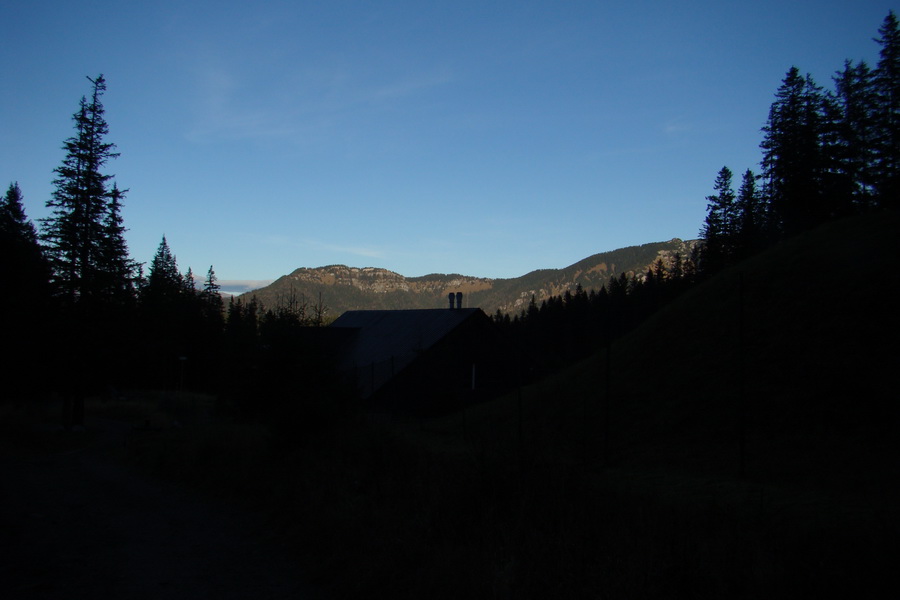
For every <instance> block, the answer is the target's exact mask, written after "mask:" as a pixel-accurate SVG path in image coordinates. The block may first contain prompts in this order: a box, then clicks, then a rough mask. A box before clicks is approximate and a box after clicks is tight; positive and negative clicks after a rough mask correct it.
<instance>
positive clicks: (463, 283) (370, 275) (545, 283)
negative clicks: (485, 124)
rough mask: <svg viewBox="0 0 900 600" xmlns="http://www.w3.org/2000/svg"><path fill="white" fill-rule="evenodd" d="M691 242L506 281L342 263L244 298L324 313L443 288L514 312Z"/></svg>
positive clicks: (439, 292) (403, 303)
mask: <svg viewBox="0 0 900 600" xmlns="http://www.w3.org/2000/svg"><path fill="white" fill-rule="evenodd" d="M695 244H696V242H694V241H687V242H685V241H682V240H679V239H673V240H670V241H668V242H656V243H651V244H643V245H641V246H631V247H628V248H621V249H619V250H613V251H611V252H602V253H599V254H595V255H593V256H590V257H588V258H585V259H583V260H580V261H578V262H577V263H575V264H573V265H570V266H568V267H565V268H562V269H541V270H537V271H532V272H530V273H528V274H526V275H523V276H521V277H516V278H512V279H488V278H483V277H471V276H466V275H458V274H451V275H445V274H432V275H425V276H423V277H409V278H407V277H404V276H402V275H400V274H398V273H394V272H393V271H388V270H386V269H378V268H374V267H366V268H355V267H347V266H344V265H331V266H327V267H319V268H315V269H309V268H300V269H297V270H295V271H294V272H293V273H291V274H290V275H285V276H283V277H280V278H279V279H278V280H276V281H275V282H274V283H272V284H271V285H269V286H266V287H264V288H261V289H258V290H254V291H252V292H248V293H247V294H244V296H245V297H250V296H256V297H257V299H258V300H260V301H261V302H262V303H263V304H264V305H265V306H266V307H274V306H277V305H278V304H279V303H280V302H284V301H285V300H286V298H288V297H289V296H290V294H292V293H293V294H295V295H296V296H297V297H302V298H305V299H306V301H307V302H309V303H310V304H312V303H314V302H318V300H319V298H320V296H321V299H322V302H323V303H324V304H325V306H327V307H328V310H329V314H330V315H331V316H338V315H340V314H341V313H343V312H344V311H347V310H366V309H369V310H372V309H405V308H441V307H443V306H444V305H445V304H446V303H447V299H446V298H447V294H448V293H449V292H463V294H464V295H465V300H464V302H465V306H468V307H480V308H482V309H483V310H484V311H485V312H486V313H488V314H491V313H493V312H495V311H496V310H497V309H498V308H499V309H500V310H501V311H503V312H518V311H519V310H521V309H522V308H524V307H526V306H527V305H528V302H530V300H531V297H532V295H533V296H534V297H535V299H536V300H537V302H540V301H541V300H544V299H546V298H548V297H550V296H553V295H560V294H563V293H564V292H565V291H566V290H574V289H575V286H576V285H578V284H581V286H582V287H584V288H585V289H592V288H593V289H600V287H602V286H603V285H606V283H607V282H608V281H609V279H610V277H612V276H613V275H619V274H621V273H626V274H628V275H629V276H631V275H634V274H641V273H644V272H646V271H647V268H648V267H649V266H650V265H651V264H653V263H654V262H655V261H656V260H657V259H658V258H662V259H663V261H664V262H666V263H667V264H668V263H670V262H671V261H672V260H674V256H675V254H676V253H680V254H681V256H682V257H683V258H685V259H686V258H688V257H689V256H690V253H691V250H692V249H693V247H694V245H695Z"/></svg>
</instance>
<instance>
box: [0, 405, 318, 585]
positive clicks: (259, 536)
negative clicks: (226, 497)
mask: <svg viewBox="0 0 900 600" xmlns="http://www.w3.org/2000/svg"><path fill="white" fill-rule="evenodd" d="M48 428H50V426H48ZM39 435H41V436H43V438H44V439H45V440H49V441H50V442H52V444H50V446H51V450H50V451H49V452H48V451H47V447H48V446H47V445H46V444H45V445H43V446H41V447H40V448H41V449H42V451H35V450H31V451H28V452H24V453H21V452H14V453H10V452H4V453H3V454H2V455H0V597H3V598H67V599H77V598H91V599H93V598H129V599H132V600H139V599H143V598H148V599H155V598H192V599H195V598H216V599H221V598H309V597H318V596H319V594H318V593H317V592H316V590H314V589H313V588H312V586H309V585H308V584H305V583H304V581H303V576H302V574H301V573H300V572H299V570H298V568H297V567H296V565H295V564H294V563H293V561H292V560H290V558H289V557H288V556H287V554H286V552H284V551H283V548H281V547H280V544H279V542H278V541H277V539H276V538H274V537H273V536H271V535H269V534H267V532H266V528H265V527H264V522H263V519H261V518H260V517H258V516H256V515H252V514H248V512H247V511H244V510H241V509H239V508H237V507H234V506H228V505H226V504H224V503H219V502H216V501H214V500H211V499H209V498H201V497H199V496H196V495H193V494H191V493H188V492H186V491H184V490H182V489H178V488H176V487H174V486H172V485H170V484H167V483H164V482H160V481H157V480H153V479H151V478H149V477H147V476H144V475H141V474H139V473H137V472H135V471H134V470H133V469H131V468H129V467H128V466H127V465H125V463H122V462H121V461H119V460H118V457H119V454H121V449H122V448H123V446H124V445H125V444H126V443H127V441H128V439H129V437H130V436H133V435H134V431H133V430H132V426H131V425H130V424H125V423H122V422H118V421H114V420H104V419H93V420H92V419H90V418H89V419H88V421H87V427H86V430H85V431H84V432H80V433H73V432H68V433H67V432H61V431H55V430H53V429H48V430H47V431H44V432H39ZM66 438H68V439H66Z"/></svg>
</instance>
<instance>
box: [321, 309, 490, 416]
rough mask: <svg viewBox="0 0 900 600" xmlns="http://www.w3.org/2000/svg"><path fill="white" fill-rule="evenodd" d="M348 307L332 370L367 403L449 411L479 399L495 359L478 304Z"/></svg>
mask: <svg viewBox="0 0 900 600" xmlns="http://www.w3.org/2000/svg"><path fill="white" fill-rule="evenodd" d="M449 300H450V305H449V307H448V308H445V309H413V310H351V311H347V312H345V313H344V314H342V315H341V316H340V317H338V318H337V319H336V320H335V321H334V323H332V324H331V326H330V329H333V330H335V332H336V333H337V331H340V332H341V334H342V335H341V338H342V339H343V341H342V344H341V350H340V352H339V358H338V361H339V362H338V364H339V369H340V370H341V371H342V372H343V373H344V374H345V376H346V377H348V378H349V379H350V381H351V382H352V383H353V385H355V387H356V391H357V394H358V396H359V397H360V398H362V399H363V400H365V401H366V402H367V403H368V404H369V405H370V406H372V407H374V408H379V409H385V410H388V411H392V412H394V411H398V412H409V413H417V414H426V413H438V412H446V411H451V410H454V409H455V408H459V407H462V406H464V405H465V404H468V403H471V402H473V401H475V400H476V399H477V398H480V397H483V395H484V391H486V390H487V389H489V388H490V387H491V381H492V376H493V375H494V371H495V369H494V368H493V365H494V364H495V363H496V358H497V345H496V341H497V335H496V331H495V328H494V323H493V322H492V321H491V319H490V318H489V317H488V316H487V315H486V314H485V313H484V311H482V310H481V309H480V308H462V294H460V293H457V294H450V296H449Z"/></svg>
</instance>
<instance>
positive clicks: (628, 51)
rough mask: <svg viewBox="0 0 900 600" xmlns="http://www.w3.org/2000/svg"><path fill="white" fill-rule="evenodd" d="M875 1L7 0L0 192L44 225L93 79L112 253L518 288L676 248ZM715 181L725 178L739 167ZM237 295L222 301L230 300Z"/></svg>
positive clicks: (870, 27)
mask: <svg viewBox="0 0 900 600" xmlns="http://www.w3.org/2000/svg"><path fill="white" fill-rule="evenodd" d="M892 8H894V7H892V5H891V4H890V3H889V2H880V1H867V0H850V1H824V0H823V1H802V0H798V1H784V0H780V1H777V2H772V1H768V0H761V1H754V2H731V1H728V0H716V1H702V2H699V1H698V2H690V1H682V2H673V1H668V2H661V1H640V0H629V1H627V2H626V1H622V2H618V1H599V0H598V1H595V2H529V1H520V2H489V1H486V0H482V1H480V2H466V1H460V0H457V1H453V2H439V1H434V2H376V1H371V2H340V1H321V2H304V1H296V0H294V1H278V2H268V1H265V0H262V1H258V2H233V1H229V0H218V1H216V2H191V1H190V0H188V1H185V0H179V1H172V2H170V1H153V0H145V1H144V2H140V3H138V2H134V3H132V2H121V1H120V2H113V1H109V0H83V1H79V2H71V1H65V2H62V1H46V0H6V2H4V3H3V4H2V6H0V23H3V26H4V34H3V36H2V37H0V52H2V57H3V60H2V61H0V118H2V144H0V184H2V185H3V187H4V189H5V187H6V186H7V185H8V183H9V182H12V181H18V182H19V185H20V187H21V188H22V191H23V194H24V196H25V203H26V210H27V211H28V215H29V217H31V218H32V219H35V220H37V219H39V218H41V217H44V216H46V215H47V210H46V208H45V203H46V200H47V199H48V198H49V197H50V193H51V191H52V185H51V180H52V179H53V173H52V171H53V169H54V168H55V167H57V166H58V165H59V164H60V162H61V160H62V158H63V152H62V150H61V145H62V142H63V140H65V139H66V138H68V137H69V136H71V135H72V133H73V131H74V130H73V128H72V121H71V117H72V113H73V112H75V109H76V108H77V104H78V100H79V98H80V97H81V96H82V95H85V94H88V93H89V92H90V83H89V82H88V81H87V80H86V79H85V76H96V75H97V74H99V73H103V74H104V75H105V77H106V79H107V85H108V90H107V93H106V95H105V96H104V104H105V107H106V118H107V122H108V123H109V128H110V133H109V136H108V138H107V141H109V142H112V143H115V144H116V145H117V147H118V151H119V152H120V153H121V156H120V157H119V158H118V159H116V160H115V161H112V162H111V163H110V164H109V166H108V169H107V171H108V172H109V173H112V174H115V176H116V181H117V182H118V184H119V187H120V188H128V189H129V190H130V191H129V193H128V196H127V198H126V201H125V208H124V211H123V214H124V217H125V222H126V226H127V227H128V228H129V232H128V242H129V248H130V250H131V253H132V255H133V257H134V258H135V259H136V260H138V261H141V262H149V261H150V259H151V258H152V256H153V253H154V252H155V250H156V248H157V246H158V245H159V242H160V239H161V237H162V235H163V234H165V235H166V237H167V239H168V242H169V245H170V246H171V248H172V251H173V252H174V253H175V255H176V256H177V259H178V264H179V267H180V268H181V269H182V271H184V270H186V269H187V268H188V267H189V266H190V267H192V268H193V270H194V272H195V273H198V274H205V273H206V270H207V269H208V268H209V266H210V265H213V266H214V268H215V271H216V274H217V275H218V277H219V278H220V280H222V281H223V282H231V283H233V284H234V285H235V286H237V285H238V284H240V283H245V284H247V285H252V284H253V282H262V283H264V282H266V281H267V280H272V279H275V278H277V277H279V276H281V275H284V274H287V273H289V272H291V271H292V270H294V269H295V268H297V267H317V266H322V265H329V264H347V265H350V266H358V267H363V266H377V267H384V268H388V269H391V270H393V271H397V272H399V273H401V274H403V275H407V276H418V275H425V274H428V273H463V274H466V275H475V276H483V277H517V276H519V275H523V274H525V273H527V272H529V271H531V270H534V269H538V268H557V267H564V266H567V265H569V264H572V263H574V262H576V261H578V260H580V259H582V258H585V257H587V256H589V255H591V254H594V253H597V252H601V251H605V250H612V249H615V248H620V247H623V246H629V245H636V244H642V243H647V242H655V241H662V240H668V239H671V238H674V237H680V238H683V239H689V238H695V237H697V233H698V231H699V228H700V225H701V223H702V220H703V217H704V216H705V208H706V202H705V199H704V198H705V196H706V195H708V194H710V193H712V184H713V180H714V178H715V175H716V172H717V171H718V170H719V169H720V168H721V167H722V166H723V165H728V166H729V167H730V168H731V169H732V170H733V171H734V172H735V173H736V174H739V173H741V172H743V171H744V170H745V169H747V168H752V169H754V170H756V168H757V165H758V162H759V158H760V154H759V149H758V146H759V141H760V139H761V138H760V127H761V126H762V125H763V124H764V123H765V120H766V117H767V114H768V108H769V105H770V104H771V102H772V99H773V95H774V93H775V90H776V89H777V87H778V86H779V84H780V82H781V79H782V78H783V77H784V74H785V73H786V71H787V70H788V69H789V68H790V67H791V66H792V65H796V66H797V67H799V68H800V69H801V71H803V72H809V73H811V74H812V76H813V77H814V78H815V79H816V81H817V82H818V83H819V84H820V85H825V86H827V87H831V76H832V74H833V73H834V72H835V71H837V70H838V69H840V68H841V67H842V65H843V62H844V60H845V59H848V58H849V59H852V60H860V59H864V60H867V61H868V62H869V63H870V64H872V65H874V64H875V63H876V62H877V59H878V45H877V44H876V43H875V42H873V41H872V38H873V37H876V36H877V30H878V28H879V26H880V25H881V23H882V21H883V19H884V17H885V16H886V15H887V13H888V11H889V10H891V9H892ZM738 177H739V175H738ZM235 289H237V287H235Z"/></svg>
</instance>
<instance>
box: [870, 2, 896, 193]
mask: <svg viewBox="0 0 900 600" xmlns="http://www.w3.org/2000/svg"><path fill="white" fill-rule="evenodd" d="M878 33H879V34H880V36H881V37H879V38H878V39H876V41H877V42H878V43H879V44H880V45H881V51H880V53H879V60H878V65H877V67H876V69H875V74H874V79H875V93H876V99H877V104H878V110H877V119H878V139H877V140H876V145H875V161H874V162H875V168H874V171H875V187H876V190H875V191H876V194H877V196H878V201H879V203H880V205H881V206H883V207H885V208H893V209H896V208H900V30H898V23H897V15H895V14H894V11H890V12H889V13H888V15H887V17H885V19H884V23H882V25H881V27H880V28H879V30H878Z"/></svg>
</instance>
